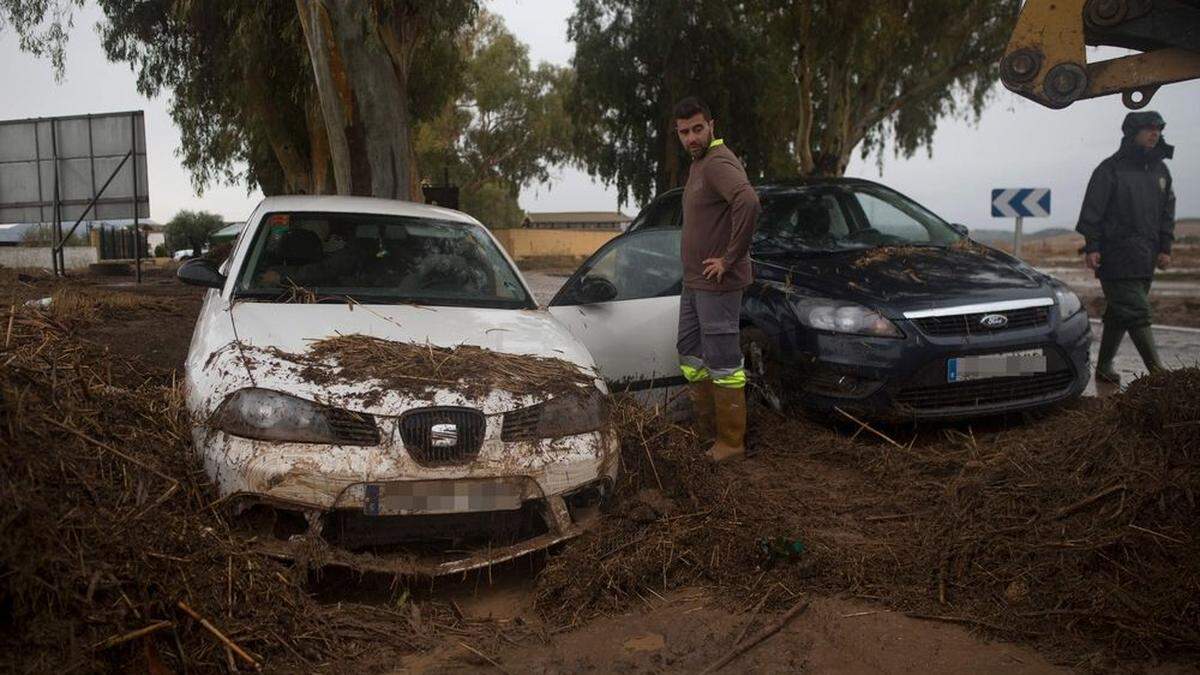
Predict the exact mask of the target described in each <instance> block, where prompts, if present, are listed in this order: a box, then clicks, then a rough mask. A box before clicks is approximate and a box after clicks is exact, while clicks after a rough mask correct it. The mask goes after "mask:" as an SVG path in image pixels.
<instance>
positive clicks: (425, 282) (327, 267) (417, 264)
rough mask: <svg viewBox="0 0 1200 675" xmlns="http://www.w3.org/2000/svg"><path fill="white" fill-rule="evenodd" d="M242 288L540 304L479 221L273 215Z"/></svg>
mask: <svg viewBox="0 0 1200 675" xmlns="http://www.w3.org/2000/svg"><path fill="white" fill-rule="evenodd" d="M235 293H236V295H237V296H238V297H242V298H249V299H255V300H261V301H267V302H320V301H322V300H324V299H327V298H328V299H331V300H334V301H345V299H346V298H347V297H348V298H351V299H354V300H357V301H360V302H364V303H368V304H369V303H419V304H429V305H460V306H471V307H500V308H505V307H510V308H525V307H530V306H532V302H531V301H530V299H529V294H528V293H526V291H525V287H524V286H523V285H522V284H521V282H520V281H519V278H518V277H517V274H516V272H515V271H514V270H513V268H512V266H511V265H510V264H509V263H508V261H507V260H506V259H505V258H504V256H503V255H501V253H500V251H499V249H498V248H497V247H496V245H495V243H493V241H492V239H491V238H490V237H488V236H487V234H485V233H484V231H483V229H482V228H481V227H479V226H478V225H474V224H470V223H459V222H453V221H443V220H435V219H430V218H410V217H402V216H382V215H365V214H364V215H360V214H351V213H314V212H292V213H271V214H268V215H267V216H265V217H264V219H263V221H262V223H261V224H260V226H259V228H258V231H257V232H256V233H255V237H254V241H253V243H252V244H251V246H250V250H249V252H248V253H247V256H246V259H245V262H244V264H243V265H242V271H241V273H240V275H239V278H238V284H237V287H236V291H235Z"/></svg>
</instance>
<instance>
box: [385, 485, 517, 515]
mask: <svg viewBox="0 0 1200 675" xmlns="http://www.w3.org/2000/svg"><path fill="white" fill-rule="evenodd" d="M521 488H522V486H521V485H520V484H518V483H517V482H516V481H512V480H501V479H478V478H474V479H460V480H414V481H395V482H389V483H367V484H366V485H364V486H363V513H364V514H366V515H368V516H395V515H409V514H419V513H465V512H471V511H509V510H512V509H519V508H521V499H522V496H523V495H522V493H523V490H522V489H521Z"/></svg>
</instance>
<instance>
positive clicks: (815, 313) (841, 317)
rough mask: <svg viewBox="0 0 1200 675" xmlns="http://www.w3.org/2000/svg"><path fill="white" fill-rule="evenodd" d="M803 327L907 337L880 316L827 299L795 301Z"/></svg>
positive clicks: (874, 312) (864, 309) (853, 333)
mask: <svg viewBox="0 0 1200 675" xmlns="http://www.w3.org/2000/svg"><path fill="white" fill-rule="evenodd" d="M792 306H793V307H795V309H796V316H797V317H798V318H799V319H800V323H802V324H804V325H805V326H808V327H809V328H815V329H817V330H824V331H829V332H831V333H848V334H852V335H870V336H874V337H894V338H901V337H904V333H902V332H901V331H900V329H899V328H897V327H896V324H894V323H892V322H891V321H890V320H889V319H888V318H887V317H885V316H883V315H882V314H880V313H879V312H877V311H875V310H873V309H870V308H869V307H863V306H862V305H858V304H855V303H852V302H840V301H837V300H832V299H824V298H804V299H798V300H795V301H793V303H792Z"/></svg>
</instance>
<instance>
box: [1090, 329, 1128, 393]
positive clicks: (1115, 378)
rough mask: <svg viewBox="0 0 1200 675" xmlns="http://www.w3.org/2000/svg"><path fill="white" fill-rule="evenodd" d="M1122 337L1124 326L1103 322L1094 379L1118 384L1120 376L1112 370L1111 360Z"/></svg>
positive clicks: (1123, 336) (1123, 335)
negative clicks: (1119, 326)
mask: <svg viewBox="0 0 1200 675" xmlns="http://www.w3.org/2000/svg"><path fill="white" fill-rule="evenodd" d="M1124 338H1125V329H1124V328H1117V327H1116V326H1113V325H1110V324H1107V323H1106V324H1104V333H1103V334H1102V335H1101V336H1100V355H1099V356H1098V357H1097V358H1096V379H1098V380H1100V381H1102V382H1107V383H1108V384H1115V385H1118V386H1120V384H1121V376H1120V375H1118V374H1117V371H1115V370H1113V367H1112V362H1113V358H1114V357H1116V355H1117V348H1118V347H1120V346H1121V340H1122V339H1124Z"/></svg>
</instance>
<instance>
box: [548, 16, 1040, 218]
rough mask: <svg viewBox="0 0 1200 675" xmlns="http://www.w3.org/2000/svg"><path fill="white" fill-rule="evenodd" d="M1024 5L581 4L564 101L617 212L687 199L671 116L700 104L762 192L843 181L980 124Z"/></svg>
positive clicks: (584, 154)
mask: <svg viewBox="0 0 1200 675" xmlns="http://www.w3.org/2000/svg"><path fill="white" fill-rule="evenodd" d="M1019 6H1020V3H1019V0H999V1H997V0H921V1H917V0H885V1H881V2H869V3H848V2H839V1H837V0H812V1H811V2H792V1H791V0H748V1H746V2H740V3H728V2H722V1H720V0H695V1H685V0H578V4H577V9H576V13H575V14H574V15H573V16H572V17H571V19H570V22H569V28H568V35H569V37H570V38H571V39H572V40H573V41H574V42H575V44H576V51H575V59H574V65H575V71H576V73H575V76H576V80H577V81H576V85H575V87H574V88H573V89H572V93H571V96H570V98H569V100H568V110H569V111H570V113H571V115H572V116H573V118H574V123H575V127H574V129H575V134H574V138H575V145H576V150H577V155H578V157H579V159H580V160H581V161H582V162H583V163H584V165H585V166H586V167H587V169H588V171H589V172H590V173H591V174H592V175H594V176H598V177H600V178H601V179H603V180H604V181H606V182H609V183H612V184H615V185H616V187H617V190H618V193H619V197H620V200H621V201H622V202H625V201H627V200H628V199H629V198H630V197H632V198H634V199H635V200H637V201H644V200H646V199H648V198H649V197H650V196H652V195H653V194H654V193H655V192H657V191H661V190H663V189H666V188H669V187H672V186H675V185H679V184H680V183H682V181H683V179H684V177H685V176H686V156H685V155H684V154H683V152H682V150H681V148H680V147H679V144H678V141H676V139H675V135H674V129H673V122H674V121H673V120H671V119H670V115H671V112H670V110H671V106H672V104H673V103H674V102H675V101H676V100H678V99H679V98H682V97H683V96H685V95H689V94H692V95H698V96H700V97H701V98H703V99H705V100H706V101H707V102H708V104H709V106H710V107H711V108H712V110H713V116H714V118H715V119H716V121H717V126H716V129H717V135H718V136H721V137H724V138H725V139H726V140H727V141H728V143H729V144H730V147H732V148H733V149H734V151H735V152H737V153H738V154H739V155H740V156H741V157H742V159H743V160H744V161H745V162H746V165H747V172H748V173H749V174H750V175H751V177H752V178H763V177H768V176H770V177H783V176H788V175H797V174H800V175H809V174H827V175H828V174H833V175H839V174H841V173H842V172H844V171H845V168H846V164H847V163H848V161H849V158H850V157H851V154H852V153H853V151H854V150H855V149H856V148H860V149H861V151H862V152H863V153H864V154H865V153H869V152H871V151H874V150H880V149H882V148H884V147H886V146H888V145H889V144H890V145H891V146H892V147H894V148H895V151H896V152H897V153H899V154H903V155H906V156H907V155H911V154H912V153H913V152H915V151H916V150H918V149H920V148H922V147H928V145H929V143H930V141H931V140H932V137H933V132H934V130H935V129H936V128H937V123H938V120H939V119H942V118H944V117H946V116H947V115H958V114H967V115H970V114H974V115H976V116H977V115H978V113H979V111H980V110H981V107H982V105H983V104H984V102H985V101H986V98H987V95H988V92H989V91H990V90H991V89H992V87H993V84H994V83H995V81H996V78H997V75H998V70H997V67H996V60H997V59H998V58H999V56H1000V54H1001V53H1002V52H1003V49H1004V45H1005V43H1006V41H1007V39H1008V36H1009V33H1010V31H1011V29H1012V26H1013V23H1014V21H1015V19H1016V16H1017V12H1018V10H1019Z"/></svg>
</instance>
